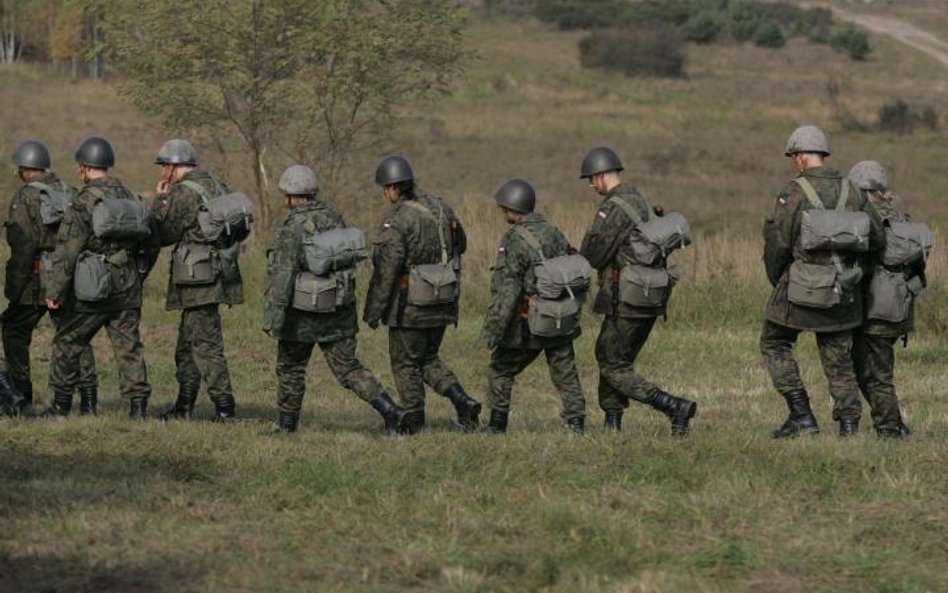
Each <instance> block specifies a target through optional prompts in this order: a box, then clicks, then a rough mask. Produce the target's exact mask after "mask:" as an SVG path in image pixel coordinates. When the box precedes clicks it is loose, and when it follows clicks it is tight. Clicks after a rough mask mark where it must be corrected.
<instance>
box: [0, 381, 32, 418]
mask: <svg viewBox="0 0 948 593" xmlns="http://www.w3.org/2000/svg"><path fill="white" fill-rule="evenodd" d="M30 387H31V388H32V385H31V386H30ZM31 399H32V389H31ZM24 402H25V396H24V394H23V391H21V390H20V389H18V388H17V383H15V382H14V381H13V379H11V378H10V375H9V374H8V373H7V372H6V371H4V370H0V416H16V415H17V414H19V413H20V410H22V409H24V408H26V404H25V403H24Z"/></svg>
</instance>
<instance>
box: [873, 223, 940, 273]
mask: <svg viewBox="0 0 948 593" xmlns="http://www.w3.org/2000/svg"><path fill="white" fill-rule="evenodd" d="M931 250H932V230H931V229H930V228H928V225H926V224H924V223H921V222H899V221H889V223H888V224H887V225H886V228H885V251H883V252H882V264H883V265H886V266H890V267H895V266H904V265H909V264H913V263H915V262H917V261H924V260H927V259H928V255H929V254H930V253H931Z"/></svg>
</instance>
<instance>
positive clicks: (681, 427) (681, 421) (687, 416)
mask: <svg viewBox="0 0 948 593" xmlns="http://www.w3.org/2000/svg"><path fill="white" fill-rule="evenodd" d="M697 413H698V403H697V402H688V406H687V407H686V408H685V409H684V410H680V411H679V412H678V413H677V414H675V417H674V418H673V419H672V435H674V436H676V437H685V436H688V433H689V432H691V427H690V426H689V423H690V422H691V419H692V418H694V417H695V414H697ZM682 416H684V418H682Z"/></svg>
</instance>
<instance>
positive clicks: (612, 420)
mask: <svg viewBox="0 0 948 593" xmlns="http://www.w3.org/2000/svg"><path fill="white" fill-rule="evenodd" d="M602 425H603V427H605V429H606V430H614V431H616V432H619V431H620V430H622V410H606V420H605V422H603V424H602Z"/></svg>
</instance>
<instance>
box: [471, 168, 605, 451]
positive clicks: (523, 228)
mask: <svg viewBox="0 0 948 593" xmlns="http://www.w3.org/2000/svg"><path fill="white" fill-rule="evenodd" d="M494 201H496V202H497V205H498V208H499V209H500V211H501V212H502V213H503V216H504V219H505V220H506V222H507V224H509V225H512V226H511V228H510V229H508V230H507V232H506V233H504V236H503V237H502V238H501V240H500V247H498V248H497V263H496V264H495V265H494V268H493V270H492V272H491V281H490V291H491V300H490V304H489V305H488V307H487V314H486V315H485V317H484V327H483V330H482V331H481V339H483V340H484V341H485V343H486V344H487V347H488V348H489V349H490V351H491V357H490V367H489V371H488V379H487V380H488V385H487V399H488V402H489V404H490V421H489V422H488V424H487V431H488V432H491V433H495V434H500V433H504V432H506V431H507V420H508V417H509V415H510V393H511V390H512V389H513V383H514V379H515V378H516V377H517V375H519V374H520V373H521V372H523V370H524V369H526V368H527V367H528V366H530V363H532V362H533V361H534V360H536V358H537V357H538V356H539V355H540V353H541V352H542V353H544V354H546V362H547V365H548V366H549V370H550V379H551V380H552V381H553V385H554V387H556V390H557V392H559V394H560V400H561V402H562V406H563V411H562V413H561V416H562V418H563V419H564V420H565V421H566V425H567V426H568V427H569V429H570V430H571V431H573V432H575V433H578V434H582V432H583V430H584V425H585V418H586V400H585V398H584V397H583V388H582V386H581V385H580V382H579V372H578V371H577V370H576V362H575V360H574V358H575V355H574V352H573V340H575V339H576V338H577V337H579V334H580V329H579V326H578V325H577V326H576V327H575V329H574V330H573V331H572V332H571V333H570V334H568V335H562V336H557V337H541V336H538V335H535V334H534V333H533V332H531V331H530V326H529V324H528V322H527V315H526V313H525V311H527V309H528V308H529V306H530V300H531V299H532V298H534V297H535V296H536V294H537V280H536V275H535V273H534V267H535V266H536V265H537V264H538V263H540V261H541V257H546V258H552V257H557V256H560V255H566V254H567V253H575V250H574V249H573V248H572V247H570V244H569V241H567V240H566V237H564V236H563V233H561V232H560V230H559V229H558V228H556V227H555V226H553V225H552V224H550V223H549V222H547V221H546V219H544V218H543V217H542V216H541V215H539V214H537V213H536V212H534V211H533V210H534V207H535V206H536V193H535V191H534V189H533V186H531V185H530V184H529V183H528V182H527V181H524V180H523V179H511V180H509V181H507V182H506V183H504V184H503V185H502V186H501V187H500V189H499V190H498V191H497V193H496V194H495V195H494ZM531 243H533V244H531ZM541 253H542V255H541Z"/></svg>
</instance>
